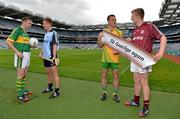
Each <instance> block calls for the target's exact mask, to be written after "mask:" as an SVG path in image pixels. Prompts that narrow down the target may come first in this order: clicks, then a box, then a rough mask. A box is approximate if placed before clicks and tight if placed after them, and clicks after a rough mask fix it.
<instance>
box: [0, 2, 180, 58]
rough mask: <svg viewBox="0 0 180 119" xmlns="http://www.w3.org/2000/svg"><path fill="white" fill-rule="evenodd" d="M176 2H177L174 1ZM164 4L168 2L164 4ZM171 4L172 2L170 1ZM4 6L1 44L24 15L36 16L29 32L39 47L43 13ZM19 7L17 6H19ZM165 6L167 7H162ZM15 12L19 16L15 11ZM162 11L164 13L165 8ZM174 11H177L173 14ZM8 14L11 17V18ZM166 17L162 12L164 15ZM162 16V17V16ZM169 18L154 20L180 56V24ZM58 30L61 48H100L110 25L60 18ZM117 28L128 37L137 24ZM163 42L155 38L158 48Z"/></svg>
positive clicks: (0, 12) (0, 5) (57, 24)
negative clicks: (74, 22) (101, 34)
mask: <svg viewBox="0 0 180 119" xmlns="http://www.w3.org/2000/svg"><path fill="white" fill-rule="evenodd" d="M165 2H167V4H169V2H168V0H166V1H165ZM173 4H174V3H173ZM163 5H164V4H163ZM169 5H171V4H169ZM0 7H1V8H3V9H1V10H0V39H1V42H0V44H1V45H0V47H1V48H2V47H3V48H5V47H6V46H5V44H4V43H2V42H3V40H5V39H6V38H7V37H8V35H9V34H10V33H11V31H12V30H13V29H14V28H15V27H17V26H19V25H20V21H21V20H20V19H21V18H22V17H24V16H29V17H31V18H32V21H33V25H32V27H31V28H30V29H29V31H28V33H29V35H30V37H35V38H37V39H38V40H39V41H40V44H39V47H41V46H42V44H41V41H42V40H43V36H44V34H45V31H44V30H43V27H42V21H43V16H42V15H37V14H35V15H34V14H32V13H31V12H28V11H27V10H26V11H25V10H22V11H21V10H19V9H17V8H16V7H14V8H13V7H12V6H11V7H8V6H6V5H5V4H3V3H2V2H0ZM15 8H16V9H15ZM162 8H164V7H163V6H162ZM13 12H15V13H16V15H13V14H12V13H13ZM161 12H164V11H163V10H161ZM172 14H173V13H172ZM7 16H8V17H7ZM161 16H162V15H161ZM161 16H160V17H161ZM167 20H168V19H165V20H159V21H153V23H154V24H155V25H156V26H157V27H158V28H159V29H160V31H161V32H162V33H164V34H165V35H166V36H167V38H168V46H167V49H168V51H175V52H177V53H176V55H178V56H179V54H180V53H179V49H178V48H179V47H180V45H179V44H180V24H178V21H175V22H173V23H174V24H173V23H171V24H167V23H166V22H167ZM53 25H54V27H53V28H54V29H55V30H56V31H57V33H58V34H59V42H60V43H61V47H60V48H97V45H96V43H97V37H98V34H99V32H101V31H102V30H103V29H104V28H105V27H106V24H100V25H85V26H84V25H83V26H78V25H67V24H65V23H60V22H59V21H57V20H54V21H53ZM117 27H118V28H119V29H120V30H122V31H123V32H124V37H125V38H127V37H131V36H132V30H133V29H134V27H135V26H134V24H133V23H117ZM158 47H159V41H158V40H157V41H155V45H154V49H155V50H156V49H158Z"/></svg>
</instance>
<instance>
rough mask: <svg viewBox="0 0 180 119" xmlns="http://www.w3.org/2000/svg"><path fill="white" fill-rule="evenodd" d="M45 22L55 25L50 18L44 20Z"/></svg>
mask: <svg viewBox="0 0 180 119" xmlns="http://www.w3.org/2000/svg"><path fill="white" fill-rule="evenodd" d="M43 21H46V22H48V23H50V24H51V25H53V21H52V19H51V18H50V17H46V18H44V20H43Z"/></svg>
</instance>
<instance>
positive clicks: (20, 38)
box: [8, 26, 30, 52]
mask: <svg viewBox="0 0 180 119" xmlns="http://www.w3.org/2000/svg"><path fill="white" fill-rule="evenodd" d="M8 39H9V40H10V41H12V42H13V45H14V47H15V48H16V49H17V50H18V51H20V52H23V51H24V52H30V45H29V39H30V38H29V35H28V34H27V33H26V32H25V31H24V30H23V29H22V27H20V26H19V27H17V28H16V29H14V30H13V31H12V33H11V34H10V36H9V37H8Z"/></svg>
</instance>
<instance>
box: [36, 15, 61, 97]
mask: <svg viewBox="0 0 180 119" xmlns="http://www.w3.org/2000/svg"><path fill="white" fill-rule="evenodd" d="M52 25H53V21H52V20H51V18H48V17H47V18H45V19H44V20H43V27H44V29H45V30H46V34H45V36H44V42H43V49H42V51H41V52H40V54H39V56H40V57H41V58H43V62H44V67H45V69H46V72H47V76H48V87H47V88H45V89H44V90H43V91H42V93H48V92H51V91H53V80H54V82H55V90H54V92H53V93H52V94H51V96H50V97H49V98H55V97H57V96H59V95H60V91H59V89H60V79H59V75H58V67H57V64H56V63H55V60H56V59H57V48H58V34H57V32H56V31H54V30H52ZM48 59H50V60H52V61H50V60H48Z"/></svg>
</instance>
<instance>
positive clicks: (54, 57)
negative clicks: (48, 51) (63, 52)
mask: <svg viewBox="0 0 180 119" xmlns="http://www.w3.org/2000/svg"><path fill="white" fill-rule="evenodd" d="M56 55H57V44H53V58H52V59H53V60H54V59H56Z"/></svg>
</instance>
